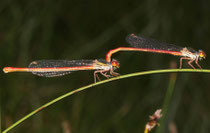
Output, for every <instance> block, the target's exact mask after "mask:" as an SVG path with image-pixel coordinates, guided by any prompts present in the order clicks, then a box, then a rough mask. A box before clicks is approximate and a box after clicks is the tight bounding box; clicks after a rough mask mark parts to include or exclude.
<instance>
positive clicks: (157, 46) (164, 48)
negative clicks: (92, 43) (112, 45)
mask: <svg viewBox="0 0 210 133" xmlns="http://www.w3.org/2000/svg"><path fill="white" fill-rule="evenodd" d="M126 41H127V42H128V43H129V44H130V45H131V46H132V47H119V48H116V49H113V50H110V51H109V52H108V53H107V55H106V61H107V62H110V61H111V56H112V54H114V53H116V52H119V51H143V52H154V53H163V54H171V55H175V56H182V57H181V58H180V69H181V68H182V60H189V61H188V64H189V65H190V66H191V67H192V68H193V69H195V67H194V66H193V65H192V62H195V63H196V64H197V66H198V67H199V68H200V69H202V68H201V66H200V65H199V64H198V60H202V59H205V57H206V54H205V53H204V52H203V51H202V50H199V51H198V52H197V51H195V50H194V49H192V48H188V47H180V46H176V45H173V44H167V43H161V42H159V41H156V40H154V39H150V38H145V37H141V36H136V35H134V34H130V35H128V36H127V37H126Z"/></svg>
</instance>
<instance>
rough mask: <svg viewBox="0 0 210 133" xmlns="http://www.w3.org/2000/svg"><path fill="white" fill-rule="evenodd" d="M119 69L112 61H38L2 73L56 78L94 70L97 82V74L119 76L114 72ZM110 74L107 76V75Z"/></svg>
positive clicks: (117, 63) (115, 61)
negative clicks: (25, 66)
mask: <svg viewBox="0 0 210 133" xmlns="http://www.w3.org/2000/svg"><path fill="white" fill-rule="evenodd" d="M117 68H119V62H118V61H117V60H114V59H113V60H112V61H111V62H106V61H105V60H102V59H100V60H70V61H68V60H39V61H33V62H32V63H30V65H29V66H28V67H27V68H17V67H5V68H4V69H3V71H4V72H5V73H9V72H32V73H33V74H35V75H38V76H43V77H56V76H63V75H66V74H70V73H72V72H74V71H80V70H95V71H94V81H95V82H96V78H97V79H98V80H100V79H99V77H98V75H97V74H98V73H100V74H102V75H103V76H105V77H106V78H110V77H113V76H118V75H119V74H118V73H116V72H114V70H115V69H117ZM108 72H109V73H110V75H109V74H107V73H108Z"/></svg>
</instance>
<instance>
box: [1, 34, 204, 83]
mask: <svg viewBox="0 0 210 133" xmlns="http://www.w3.org/2000/svg"><path fill="white" fill-rule="evenodd" d="M126 41H127V42H128V43H129V44H130V45H131V46H132V47H118V48H116V49H113V50H110V51H109V52H108V53H107V55H106V60H102V59H99V60H98V59H96V60H71V61H68V60H39V61H33V62H32V63H31V64H30V65H29V66H28V67H27V68H16V67H5V68H4V69H3V71H4V72H5V73H9V72H32V73H33V74H35V75H38V76H44V77H56V76H63V75H66V74H70V73H72V72H74V71H80V70H94V81H95V82H96V79H98V80H100V79H99V77H98V73H100V74H101V75H103V76H105V77H106V78H110V77H114V76H119V74H118V73H116V72H114V70H115V69H117V68H119V62H118V61H117V60H115V59H113V60H111V56H112V54H114V53H116V52H119V51H144V52H154V53H164V54H171V55H175V56H182V57H181V58H180V68H181V67H182V60H184V59H185V60H188V64H189V65H190V66H191V67H192V68H193V69H195V67H194V66H193V65H192V62H195V63H196V64H197V66H198V67H199V68H200V69H201V66H200V65H199V64H198V60H201V59H205V57H206V55H205V53H204V52H203V51H202V50H199V51H198V52H197V51H195V50H193V49H192V48H187V47H184V48H183V47H180V46H176V45H173V44H167V43H160V42H158V41H156V40H153V39H150V38H144V37H140V36H136V35H134V34H130V35H129V36H127V37H126ZM108 73H109V74H108Z"/></svg>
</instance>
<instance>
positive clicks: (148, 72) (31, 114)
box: [3, 69, 210, 133]
mask: <svg viewBox="0 0 210 133" xmlns="http://www.w3.org/2000/svg"><path fill="white" fill-rule="evenodd" d="M172 72H200V73H210V70H208V69H202V70H200V69H164V70H152V71H144V72H136V73H131V74H126V75H122V76H118V77H114V78H110V79H107V80H103V81H99V82H97V83H93V84H90V85H87V86H84V87H81V88H78V89H76V90H73V91H71V92H68V93H66V94H64V95H62V96H60V97H57V98H56V99H54V100H52V101H50V102H48V103H46V104H44V105H42V106H41V107H39V108H38V109H36V110H34V111H33V112H31V113H29V114H28V115H26V116H24V117H23V118H21V119H20V120H18V121H17V122H15V123H14V124H12V125H11V126H9V127H8V128H7V129H5V130H4V131H3V133H7V132H8V131H10V130H11V129H13V128H14V127H16V126H18V125H19V124H21V123H22V122H23V121H25V120H26V119H28V118H30V117H32V116H33V115H35V114H36V113H38V112H40V111H41V110H43V109H45V108H47V107H49V106H50V105H52V104H54V103H56V102H58V101H60V100H62V99H64V98H66V97H68V96H71V95H73V94H75V93H77V92H81V91H83V90H86V89H88V88H91V87H94V86H97V85H101V84H104V83H108V82H111V81H114V80H118V79H124V78H129V77H134V76H140V75H148V74H161V73H172Z"/></svg>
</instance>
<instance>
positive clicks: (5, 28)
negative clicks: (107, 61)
mask: <svg viewBox="0 0 210 133" xmlns="http://www.w3.org/2000/svg"><path fill="white" fill-rule="evenodd" d="M0 14H1V17H0V29H1V31H0V40H1V42H0V46H1V47H0V62H1V69H2V68H3V67H5V66H15V67H27V66H28V64H29V63H30V62H32V61H34V60H41V59H68V60H73V59H99V58H105V55H106V53H107V52H108V51H109V50H110V49H114V48H117V47H119V46H129V45H128V44H127V43H126V41H125V37H126V36H127V35H128V34H130V33H135V34H137V35H143V36H147V37H151V38H154V39H156V40H160V41H162V42H168V43H174V44H177V45H180V46H183V47H185V46H188V47H192V48H194V49H196V50H198V49H203V50H204V51H205V52H206V53H207V58H206V60H203V61H200V65H201V66H202V67H203V68H205V69H208V68H209V66H210V61H209V57H208V55H209V53H210V1H208V0H199V1H195V0H184V1H177V0H170V1H168V0H148V1H146V0H142V1H140V0H138V1H130V0H126V1H123V0H115V1H98V0H91V1H88V0H70V1H67V0H66V1H65V0H33V1H32V0H31V1H28V0H19V1H15V0H4V1H1V2H0ZM113 58H115V59H117V60H118V61H119V62H120V69H118V70H117V72H119V73H120V74H122V75H123V74H128V73H133V72H139V71H146V70H155V69H168V68H173V66H175V67H178V65H179V57H175V56H171V55H163V54H153V53H143V52H120V53H117V54H114V55H113ZM184 68H189V66H188V65H187V63H186V62H185V63H184ZM101 78H103V77H101ZM0 82H1V85H0V87H1V128H2V129H5V128H7V127H8V126H10V125H11V124H12V123H14V122H16V121H17V120H19V119H20V118H22V117H23V116H25V115H27V114H28V113H30V112H32V111H33V110H35V109H36V108H38V107H40V106H41V105H43V104H45V103H47V102H49V101H51V100H53V99H55V98H56V97H58V96H60V95H62V94H65V93H67V92H69V91H71V90H74V89H76V88H79V87H82V86H84V85H88V84H90V83H92V82H93V72H92V71H81V72H75V73H72V74H70V75H67V76H63V77H56V78H44V77H37V76H34V75H32V74H31V73H9V74H4V73H3V72H1V78H0ZM173 83H174V84H173ZM170 90H172V91H173V92H171V91H170ZM167 92H168V93H167ZM170 92H171V97H170ZM209 95H210V75H209V74H204V73H178V74H155V75H147V76H139V77H132V78H127V79H122V80H117V81H114V82H109V83H106V84H103V85H100V86H97V87H93V88H91V89H88V90H86V91H83V92H80V93H77V94H75V95H73V96H70V97H68V98H65V99H64V100H62V101H60V102H58V103H56V104H54V105H52V106H50V107H49V108H47V109H45V110H43V111H41V112H40V113H38V114H36V115H35V116H33V117H31V118H30V119H28V120H26V121H25V122H23V123H22V124H21V125H19V126H17V127H16V128H14V129H13V130H12V132H15V133H16V132H30V133H37V132H41V133H46V132H50V133H57V132H63V133H70V132H71V133H131V132H133V133H137V132H138V133H142V132H143V130H144V126H145V124H146V122H147V121H148V118H149V115H151V114H152V113H153V112H154V111H155V110H156V109H159V108H163V104H164V103H166V104H165V105H166V106H165V108H164V109H165V111H166V110H167V113H165V114H164V116H165V119H163V121H162V123H161V126H160V127H158V128H156V129H157V130H156V129H155V130H153V131H152V132H157V133H158V132H159V133H160V132H161V133H163V132H171V133H175V132H174V131H175V130H177V131H178V132H179V133H181V132H184V133H193V132H194V133H208V132H210V121H209V120H210V98H209V97H210V96H209ZM171 130H172V131H173V132H172V131H171Z"/></svg>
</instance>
